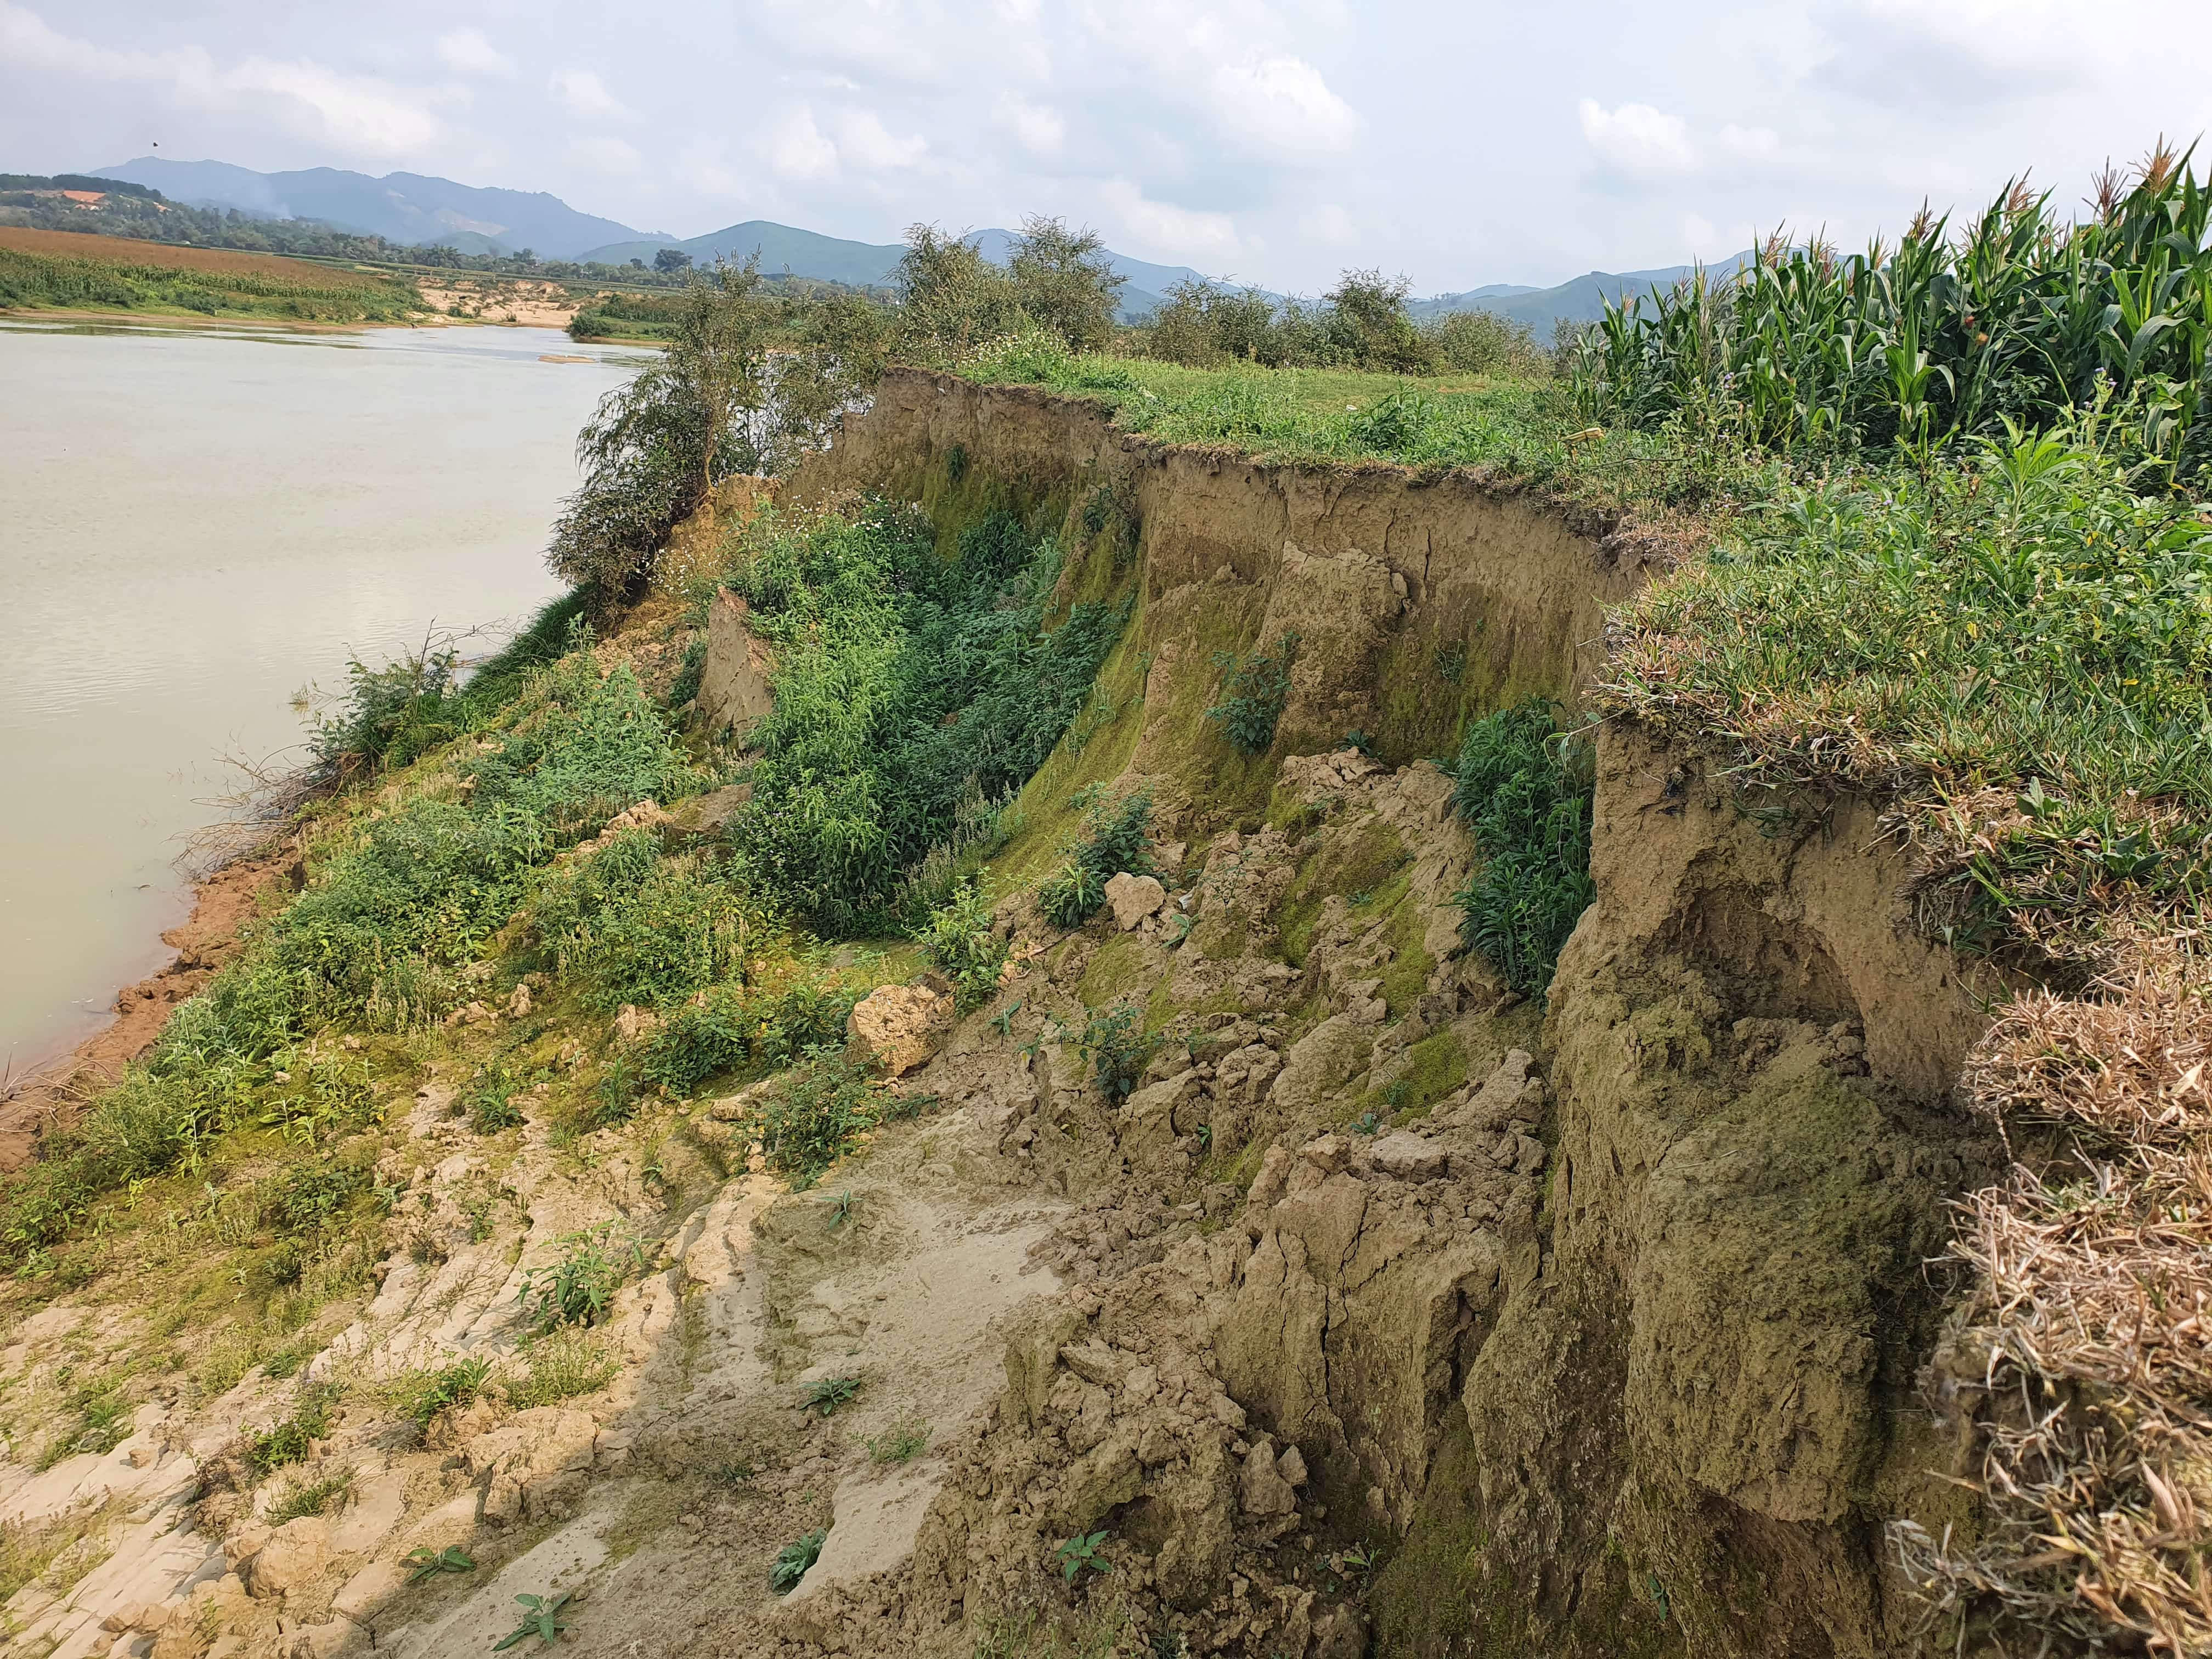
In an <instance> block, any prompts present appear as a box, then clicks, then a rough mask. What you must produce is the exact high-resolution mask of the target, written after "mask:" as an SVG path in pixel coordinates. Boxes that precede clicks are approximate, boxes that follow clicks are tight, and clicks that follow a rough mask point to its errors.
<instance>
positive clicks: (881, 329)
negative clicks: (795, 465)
mask: <svg viewBox="0 0 2212 1659" xmlns="http://www.w3.org/2000/svg"><path fill="white" fill-rule="evenodd" d="M893 320H894V319H892V317H891V314H890V312H888V311H887V310H885V309H884V307H882V306H880V305H878V303H876V301H873V300H871V299H868V298H866V297H865V296H863V295H857V294H844V295H830V296H829V298H827V299H823V300H818V301H814V302H813V303H812V304H811V305H805V306H803V307H799V308H798V309H797V310H796V312H795V313H794V314H793V318H792V324H793V331H794V332H796V334H797V335H798V340H797V342H796V343H795V349H793V352H792V354H791V356H788V357H787V358H784V359H783V360H782V364H781V369H780V371H779V373H778V374H777V375H776V381H775V401H776V413H777V423H776V437H777V441H778V452H779V453H778V456H777V459H778V460H781V459H783V458H784V457H785V456H786V455H787V453H788V452H789V449H790V448H791V447H797V448H799V449H811V448H814V447H818V446H820V445H822V444H824V443H827V442H828V441H829V439H830V437H831V436H832V435H833V434H834V433H835V431H836V425H837V422H838V419H839V417H840V416H842V415H843V414H844V413H845V411H846V410H848V409H851V408H853V407H854V406H855V405H856V404H858V403H859V402H860V399H862V398H865V397H866V395H867V394H868V393H869V392H871V391H872V390H873V388H874V386H875V384H876V382H877V381H878V380H880V379H881V378H882V377H883V372H884V354H885V352H886V351H887V350H888V349H889V348H890V337H891V327H892V323H893Z"/></svg>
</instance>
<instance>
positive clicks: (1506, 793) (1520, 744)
mask: <svg viewBox="0 0 2212 1659" xmlns="http://www.w3.org/2000/svg"><path fill="white" fill-rule="evenodd" d="M1591 800H1592V791H1591V787H1590V781H1589V747H1588V745H1587V744H1584V743H1576V742H1572V741H1571V740H1569V739H1565V738H1562V737H1561V735H1560V734H1559V731H1558V728H1557V727H1556V726H1555V725H1554V724H1553V717H1552V709H1551V707H1550V705H1549V704H1547V703H1546V702H1542V701H1541V699H1532V700H1531V701H1529V702H1525V703H1522V704H1521V705H1520V706H1519V707H1517V708H1501V709H1500V710H1498V713H1496V714H1492V715H1489V716H1487V717H1486V718H1485V719H1483V720H1477V721H1476V722H1475V723H1474V725H1473V726H1469V727H1468V732H1467V737H1466V738H1465V740H1464V741H1463V742H1462V744H1461V745H1460V752H1459V763H1458V765H1457V767H1456V768H1455V784H1454V787H1453V789H1452V806H1453V809H1454V810H1455V811H1457V812H1458V813H1459V815H1460V816H1461V817H1463V818H1465V819H1466V820H1467V822H1468V829H1470V830H1471V831H1473V833H1474V840H1475V845H1476V847H1477V848H1479V849H1480V852H1481V854H1482V867H1481V868H1480V870H1479V871H1477V872H1475V875H1474V879H1473V880H1472V881H1470V882H1469V883H1468V885H1467V886H1466V888H1465V889H1463V890H1462V891H1461V892H1460V893H1459V894H1458V896H1457V902H1458V904H1459V907H1460V910H1461V913H1462V919H1461V924H1460V931H1461V936H1462V938H1463V939H1465V940H1466V941H1467V943H1468V945H1471V946H1472V947H1473V948H1474V949H1475V950H1478V951H1481V952H1482V953H1483V955H1484V956H1486V957H1488V958H1489V959H1490V962H1491V963H1492V966H1494V967H1495V968H1496V969H1498V973H1499V974H1500V975H1503V976H1504V980H1505V982H1506V983H1507V984H1508V985H1510V986H1511V987H1513V988H1514V989H1515V990H1516V991H1524V992H1528V993H1531V994H1541V993H1542V992H1543V991H1545V990H1546V989H1547V988H1548V987H1550V985H1551V983H1552V975H1553V970H1554V969H1557V967H1558V966H1559V951H1560V948H1561V947H1562V946H1563V945H1565V944H1566V942H1567V935H1568V934H1569V933H1572V932H1573V931H1574V927H1575V923H1576V922H1577V921H1578V920H1580V919H1581V916H1582V913H1583V911H1584V910H1585V909H1587V908H1589V902H1590V901H1591V900H1592V899H1594V898H1595V897H1596V896H1597V887H1596V885H1595V883H1593V882H1592V881H1591V880H1590V873H1589V858H1590V810H1591Z"/></svg>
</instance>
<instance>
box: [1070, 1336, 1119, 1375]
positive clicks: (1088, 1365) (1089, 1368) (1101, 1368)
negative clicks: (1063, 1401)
mask: <svg viewBox="0 0 2212 1659" xmlns="http://www.w3.org/2000/svg"><path fill="white" fill-rule="evenodd" d="M1060 1364H1063V1365H1065V1366H1066V1367H1067V1369H1068V1370H1072V1371H1073V1372H1074V1373H1075V1374H1076V1375H1077V1376H1079V1377H1081V1378H1082V1379H1083V1380H1084V1381H1085V1383H1098V1384H1101V1385H1102V1386H1103V1384H1105V1383H1111V1382H1114V1381H1115V1380H1117V1379H1118V1378H1119V1377H1120V1376H1121V1356H1120V1355H1118V1354H1116V1353H1115V1352H1114V1351H1113V1349H1111V1348H1109V1347H1108V1346H1106V1345H1105V1344H1104V1343H1103V1342H1100V1341H1098V1340H1095V1339H1094V1340H1091V1341H1089V1342H1071V1343H1069V1344H1068V1345H1067V1346H1066V1347H1064V1348H1062V1349H1061V1350H1060Z"/></svg>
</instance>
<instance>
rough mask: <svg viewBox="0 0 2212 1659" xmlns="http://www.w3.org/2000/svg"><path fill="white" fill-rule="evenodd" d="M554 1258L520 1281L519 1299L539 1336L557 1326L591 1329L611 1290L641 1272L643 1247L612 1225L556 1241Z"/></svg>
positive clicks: (605, 1223) (611, 1296)
mask: <svg viewBox="0 0 2212 1659" xmlns="http://www.w3.org/2000/svg"><path fill="white" fill-rule="evenodd" d="M555 1243H556V1245H557V1247H558V1248H559V1249H560V1252H561V1254H560V1255H559V1257H558V1258H557V1259H556V1260H555V1261H551V1262H550V1263H547V1264H545V1265H544V1266H541V1267H532V1269H530V1271H529V1272H527V1273H525V1274H524V1275H523V1277H522V1301H523V1302H524V1304H526V1305H527V1306H528V1308H529V1310H530V1317H531V1320H532V1322H533V1323H534V1324H535V1325H536V1326H537V1328H538V1330H539V1331H541V1332H547V1331H551V1330H554V1329H555V1328H557V1327H559V1326H562V1325H596V1324H598V1323H599V1321H600V1320H602V1319H604V1318H605V1316H606V1312H607V1309H608V1308H609V1307H610V1306H611V1304H613V1302H614V1297H615V1292H616V1291H618V1290H620V1289H621V1288H622V1287H623V1285H625V1284H627V1283H628V1282H629V1279H630V1276H631V1275H632V1274H633V1273H642V1272H643V1271H644V1270H645V1249H644V1247H643V1246H642V1245H641V1244H640V1243H638V1242H637V1240H636V1239H635V1238H633V1237H629V1235H628V1234H626V1233H623V1232H622V1231H619V1230H618V1229H617V1226H616V1225H615V1224H614V1223H613V1222H611V1221H602V1222H600V1223H599V1225H597V1226H592V1227H586V1228H584V1229H582V1230H581V1231H577V1232H573V1233H564V1234H562V1236H561V1237H560V1238H558V1239H557V1240H556V1241H555Z"/></svg>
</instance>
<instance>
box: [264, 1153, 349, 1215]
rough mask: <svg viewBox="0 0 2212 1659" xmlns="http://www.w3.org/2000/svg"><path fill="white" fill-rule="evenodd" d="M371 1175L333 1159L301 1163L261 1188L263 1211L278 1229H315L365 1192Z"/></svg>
mask: <svg viewBox="0 0 2212 1659" xmlns="http://www.w3.org/2000/svg"><path fill="white" fill-rule="evenodd" d="M372 1179H373V1176H372V1174H371V1172H370V1171H369V1170H365V1169H362V1168H361V1167H360V1166H359V1165H357V1164H349V1163H345V1162H341V1161H339V1160H336V1159H330V1158H325V1159H319V1160H318V1161H316V1162H313V1163H310V1164H299V1165H297V1166H295V1168H293V1169H292V1170H289V1171H287V1172H286V1173H285V1174H284V1175H283V1176H279V1177H278V1178H277V1179H276V1181H275V1182H273V1183H272V1184H271V1185H270V1187H268V1188H265V1189H264V1190H265V1192H266V1194H267V1195H266V1197H265V1198H264V1202H263V1213H264V1218H266V1220H267V1221H268V1222H269V1224H270V1225H271V1226H273V1227H275V1228H276V1229H277V1230H278V1231H282V1232H287V1233H304V1232H313V1231H320V1230H321V1229H323V1228H325V1227H327V1226H329V1225H330V1224H331V1222H332V1221H333V1220H334V1219H336V1218H337V1215H338V1214H339V1212H341V1211H343V1210H344V1209H345V1208H346V1207H347V1206H349V1204H351V1203H352V1202H353V1200H355V1199H356V1198H357V1197H359V1196H360V1195H361V1194H363V1193H366V1192H367V1191H368V1188H369V1186H370V1184H371V1182H372Z"/></svg>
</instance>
